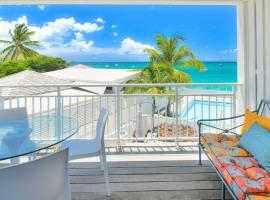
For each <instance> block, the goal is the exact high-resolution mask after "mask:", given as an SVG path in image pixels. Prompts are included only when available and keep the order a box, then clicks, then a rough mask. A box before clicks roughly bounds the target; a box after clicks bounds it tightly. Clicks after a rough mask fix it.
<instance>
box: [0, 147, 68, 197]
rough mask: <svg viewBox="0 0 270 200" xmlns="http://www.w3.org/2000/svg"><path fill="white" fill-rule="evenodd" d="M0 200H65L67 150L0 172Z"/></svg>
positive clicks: (3, 169)
mask: <svg viewBox="0 0 270 200" xmlns="http://www.w3.org/2000/svg"><path fill="white" fill-rule="evenodd" d="M0 194H1V199H7V200H18V199H19V200H30V199H33V200H34V199H38V200H69V199H70V189H69V179H68V149H64V150H62V151H59V152H57V153H54V154H52V155H49V156H47V157H44V158H40V159H38V160H34V161H30V162H27V163H23V164H20V165H14V166H11V167H7V168H2V169H0Z"/></svg>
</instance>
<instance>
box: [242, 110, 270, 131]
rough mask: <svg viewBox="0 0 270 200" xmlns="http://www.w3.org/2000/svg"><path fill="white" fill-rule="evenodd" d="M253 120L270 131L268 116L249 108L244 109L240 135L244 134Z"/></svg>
mask: <svg viewBox="0 0 270 200" xmlns="http://www.w3.org/2000/svg"><path fill="white" fill-rule="evenodd" d="M254 122H257V123H258V124H259V125H260V126H262V127H263V128H265V129H267V130H268V131H270V119H269V118H267V117H263V116H260V115H257V114H255V113H254V112H252V111H250V110H249V109H246V113H245V120H244V124H243V127H242V131H241V135H243V134H245V133H246V132H247V130H248V129H249V128H250V127H251V125H252V124H253V123H254Z"/></svg>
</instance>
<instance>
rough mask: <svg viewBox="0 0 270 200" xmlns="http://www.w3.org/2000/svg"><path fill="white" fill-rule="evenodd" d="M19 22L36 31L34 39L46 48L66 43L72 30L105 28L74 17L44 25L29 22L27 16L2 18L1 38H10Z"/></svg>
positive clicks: (0, 22)
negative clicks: (12, 30)
mask: <svg viewBox="0 0 270 200" xmlns="http://www.w3.org/2000/svg"><path fill="white" fill-rule="evenodd" d="M18 23H25V24H26V25H28V27H29V29H30V30H32V31H35V32H36V33H35V35H34V36H33V37H32V39H33V40H38V41H40V42H41V43H42V45H43V47H44V48H48V47H51V46H61V45H62V44H63V43H64V39H65V37H66V36H68V35H69V34H71V33H72V31H78V32H85V33H91V32H96V31H100V30H102V29H103V26H99V25H97V24H96V23H90V22H86V23H79V22H77V21H76V20H75V19H74V18H73V17H70V18H58V19H55V20H54V21H50V22H47V23H45V24H43V25H42V26H34V25H29V24H28V21H27V17H26V16H22V17H19V18H18V19H17V20H15V21H5V20H3V19H2V20H0V27H1V29H0V38H1V39H9V38H10V36H9V34H8V32H9V30H11V29H13V28H14V26H15V25H16V24H18Z"/></svg>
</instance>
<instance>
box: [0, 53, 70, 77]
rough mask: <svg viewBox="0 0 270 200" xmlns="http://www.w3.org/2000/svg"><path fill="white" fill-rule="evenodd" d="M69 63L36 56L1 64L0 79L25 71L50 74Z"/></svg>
mask: <svg viewBox="0 0 270 200" xmlns="http://www.w3.org/2000/svg"><path fill="white" fill-rule="evenodd" d="M67 66H68V63H67V62H66V61H65V60H63V59H62V58H54V57H47V56H42V55H40V56H35V57H31V58H27V59H24V60H18V61H11V60H10V61H6V62H0V78H2V77H5V76H8V75H11V74H14V73H17V72H20V71H23V70H27V69H28V70H33V71H36V72H48V71H54V70H58V69H63V68H66V67H67Z"/></svg>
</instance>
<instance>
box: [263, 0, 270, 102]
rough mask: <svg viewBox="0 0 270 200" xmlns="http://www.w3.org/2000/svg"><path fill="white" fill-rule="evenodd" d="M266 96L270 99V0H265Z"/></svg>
mask: <svg viewBox="0 0 270 200" xmlns="http://www.w3.org/2000/svg"><path fill="white" fill-rule="evenodd" d="M264 8H265V68H266V71H265V86H266V91H265V96H266V98H268V99H270V1H269V0H265V5H264Z"/></svg>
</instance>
